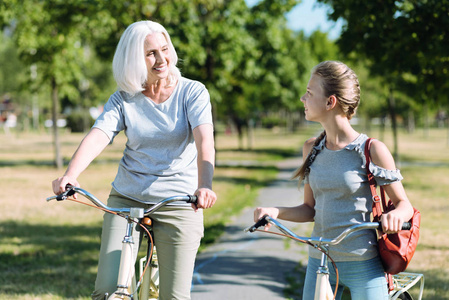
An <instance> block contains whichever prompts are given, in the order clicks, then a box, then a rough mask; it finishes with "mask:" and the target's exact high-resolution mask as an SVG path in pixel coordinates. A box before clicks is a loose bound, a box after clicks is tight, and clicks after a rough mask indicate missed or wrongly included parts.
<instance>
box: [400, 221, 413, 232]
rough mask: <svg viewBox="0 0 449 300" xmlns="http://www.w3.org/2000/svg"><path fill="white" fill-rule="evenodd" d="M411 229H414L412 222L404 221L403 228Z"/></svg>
mask: <svg viewBox="0 0 449 300" xmlns="http://www.w3.org/2000/svg"><path fill="white" fill-rule="evenodd" d="M410 229H412V223H410V222H404V224H402V230H410Z"/></svg>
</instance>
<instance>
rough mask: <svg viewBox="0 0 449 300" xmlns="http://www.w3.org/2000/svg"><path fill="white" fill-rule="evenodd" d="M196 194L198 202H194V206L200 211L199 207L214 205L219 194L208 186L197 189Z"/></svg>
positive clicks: (205, 207) (204, 207)
mask: <svg viewBox="0 0 449 300" xmlns="http://www.w3.org/2000/svg"><path fill="white" fill-rule="evenodd" d="M195 196H197V197H198V202H197V203H196V205H195V204H192V208H193V209H194V210H195V211H198V209H200V208H203V209H207V208H211V207H212V206H214V204H215V201H217V195H216V194H215V192H214V191H212V190H211V189H208V188H199V189H197V190H196V191H195Z"/></svg>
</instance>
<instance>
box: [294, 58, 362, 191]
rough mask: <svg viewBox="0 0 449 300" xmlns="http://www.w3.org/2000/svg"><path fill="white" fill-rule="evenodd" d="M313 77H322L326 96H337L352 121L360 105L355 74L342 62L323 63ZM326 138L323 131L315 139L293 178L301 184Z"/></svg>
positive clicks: (316, 69)
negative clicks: (319, 145)
mask: <svg viewBox="0 0 449 300" xmlns="http://www.w3.org/2000/svg"><path fill="white" fill-rule="evenodd" d="M313 75H316V76H319V77H321V79H322V81H321V82H322V87H323V90H324V94H325V96H326V97H329V96H331V95H335V98H337V101H338V103H339V105H340V107H341V108H342V110H343V112H344V113H345V115H346V117H347V118H348V120H350V119H351V118H352V117H353V116H354V115H355V113H356V110H357V107H358V106H359V103H360V84H359V79H358V78H357V75H356V74H355V72H354V71H353V70H352V69H351V68H349V67H348V66H347V65H346V64H344V63H342V62H339V61H323V62H321V63H319V64H318V65H316V66H315V67H314V68H313V69H312V76H313ZM325 136H326V131H323V132H322V133H321V134H320V135H319V136H318V137H317V138H316V139H315V142H314V144H313V147H312V149H311V151H310V152H309V153H308V154H307V157H306V159H305V160H304V163H303V164H302V165H301V167H300V168H299V169H298V170H296V171H295V173H294V174H293V176H292V178H299V183H301V181H302V180H304V178H305V177H306V176H307V175H308V174H309V172H310V166H311V165H312V163H313V161H314V160H315V157H316V156H317V155H318V153H319V151H318V150H317V149H316V146H318V144H319V143H320V142H321V141H322V140H323V139H324V137H325ZM303 155H304V153H303Z"/></svg>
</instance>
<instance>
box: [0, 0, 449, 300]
mask: <svg viewBox="0 0 449 300" xmlns="http://www.w3.org/2000/svg"><path fill="white" fill-rule="evenodd" d="M298 4H299V1H295V0H277V1H276V0H261V1H248V2H245V1H243V0H228V1H225V0H211V1H209V0H195V1H191V0H173V1H118V0H111V1H94V0H92V1H84V0H79V1H76V0H72V1H58V0H48V1H37V0H23V1H15V0H4V1H2V2H1V3H0V26H1V29H2V35H1V36H0V41H1V42H0V66H1V67H0V97H1V98H0V99H1V104H0V112H1V120H2V122H1V125H2V127H1V128H0V191H1V196H0V200H1V201H0V208H1V211H2V214H1V215H0V241H1V243H0V270H1V272H0V299H88V295H89V294H90V292H91V290H92V285H93V281H94V278H95V270H96V262H97V254H98V245H99V231H100V224H101V213H99V212H97V211H95V210H92V209H89V208H86V207H82V206H80V205H76V204H72V203H46V202H45V198H46V197H47V196H50V194H51V189H50V182H51V181H52V180H53V179H54V178H56V177H58V176H60V175H61V174H62V172H63V168H64V166H65V165H66V164H67V163H68V161H69V160H70V156H71V155H72V154H73V152H74V151H75V149H76V147H77V145H78V144H79V142H80V141H81V139H82V137H83V135H84V134H85V132H86V131H87V130H88V129H89V127H90V126H91V125H92V122H93V120H94V118H95V116H97V115H98V113H99V112H100V111H101V107H102V105H103V104H104V103H105V101H106V100H107V99H108V97H109V95H110V94H112V93H113V92H114V91H115V89H116V87H115V84H114V81H113V78H112V72H111V61H112V56H113V53H114V49H115V46H116V44H117V42H118V39H119V37H120V35H121V33H122V32H123V30H124V29H125V28H126V27H127V26H128V25H129V24H131V23H132V22H134V21H136V20H141V19H152V20H156V21H158V22H160V23H162V24H163V25H164V26H165V27H166V28H167V30H168V31H169V33H170V34H171V37H172V41H173V43H174V45H175V48H176V50H177V52H178V56H179V57H180V64H179V67H180V69H181V71H182V73H183V75H184V76H185V77H188V78H192V79H196V80H199V81H201V82H203V83H204V84H205V85H206V86H207V88H208V89H209V91H210V93H211V101H212V104H213V112H214V118H215V125H216V126H215V132H216V147H217V169H216V176H215V178H214V189H215V190H216V192H217V194H218V196H219V199H220V201H219V203H218V204H217V205H216V206H215V207H214V209H212V210H210V211H207V212H206V233H207V235H206V238H205V239H204V244H203V247H207V244H208V243H211V242H213V240H214V239H215V238H216V237H217V236H218V235H219V233H220V232H221V231H222V230H223V228H224V226H226V224H227V222H229V221H228V220H229V215H236V214H238V213H239V211H241V209H242V208H243V207H248V206H252V205H253V204H254V200H255V199H256V197H257V195H258V189H259V188H261V187H263V186H265V185H267V184H269V183H270V182H271V181H272V180H274V179H275V178H276V174H277V169H276V168H275V162H276V161H279V160H282V159H284V158H286V157H291V156H295V155H302V153H301V152H300V151H301V145H302V143H303V142H304V141H305V139H307V138H308V137H310V136H313V135H316V134H317V133H318V132H319V131H320V128H319V126H317V125H316V124H310V123H308V122H306V121H305V120H304V115H303V107H302V104H301V102H300V101H299V98H300V96H301V95H302V94H304V92H305V89H306V86H307V81H308V79H309V76H310V70H311V68H312V67H313V66H314V65H316V64H317V63H318V62H320V61H323V60H328V59H332V60H342V61H344V62H346V63H347V64H348V65H350V66H351V67H352V68H353V69H354V70H355V71H356V73H357V74H358V75H359V79H360V82H361V88H362V100H361V105H360V109H359V110H358V113H357V118H356V119H355V120H354V126H356V127H357V129H358V130H359V131H363V132H366V133H368V134H369V135H371V136H373V137H377V138H379V139H381V140H383V141H384V142H385V143H386V144H387V145H388V146H389V148H390V150H391V151H392V153H393V154H394V156H395V158H396V160H397V163H398V165H399V167H400V168H401V170H402V173H403V175H404V177H405V180H404V185H405V187H406V190H407V193H408V195H409V198H410V199H411V201H412V203H413V204H414V206H416V207H417V208H418V209H419V210H421V212H422V230H421V239H420V244H419V245H418V249H417V252H416V254H415V258H414V260H413V261H412V263H411V265H410V270H411V271H415V272H420V273H424V274H425V276H426V289H425V294H424V299H449V271H448V269H449V268H448V254H449V239H448V238H447V232H448V231H447V228H448V226H447V225H446V224H445V222H444V220H445V216H446V213H447V212H448V211H449V209H448V208H449V204H448V202H447V194H448V188H447V186H448V184H449V179H448V176H447V175H448V174H449V172H448V171H449V156H448V154H447V152H448V148H449V130H448V118H447V115H448V107H449V99H448V96H447V95H448V93H447V92H448V88H449V80H448V64H449V37H448V31H449V1H446V0H426V1H424V0H422V1H411V0H410V1H408V0H402V1H381V0H372V1H367V2H362V1H357V0H347V1H344V2H343V1H332V0H320V1H317V4H319V5H321V6H322V8H325V9H326V11H328V14H329V15H328V20H329V21H330V22H331V24H334V23H332V22H334V21H335V22H336V23H335V24H334V27H338V28H339V35H337V36H333V35H332V36H331V35H330V32H331V28H332V27H331V28H329V27H327V28H329V29H328V30H325V31H326V32H324V31H321V30H319V29H318V30H315V31H311V32H306V31H304V30H299V29H297V28H296V29H293V28H291V27H292V26H289V24H291V20H289V19H288V18H291V16H292V14H290V15H289V13H291V11H292V10H294V9H300V6H299V5H298ZM298 18H299V17H298ZM296 22H307V18H304V20H302V19H301V18H300V19H299V20H296ZM322 28H326V27H324V25H323V27H322ZM124 142H125V137H124V136H123V134H120V135H119V136H118V138H117V140H116V141H115V142H114V143H113V144H112V145H110V146H109V147H108V148H107V149H106V150H105V152H104V153H102V155H101V156H100V157H99V158H98V159H97V160H96V161H95V162H94V163H93V164H92V165H91V167H89V168H88V169H87V170H86V171H85V172H84V173H83V174H82V176H80V178H79V180H80V182H81V184H82V185H83V187H84V188H85V189H87V190H89V191H91V192H92V193H93V194H95V195H97V196H99V197H100V198H101V199H106V197H107V194H108V191H109V188H110V182H111V181H112V180H113V178H114V176H115V172H116V168H117V163H118V160H119V159H120V157H121V153H122V151H123V145H124ZM248 161H250V162H252V164H251V167H248V164H247V162H248ZM256 165H257V166H258V167H255V166H256ZM288 297H291V298H294V299H296V298H295V297H296V296H295V295H294V293H293V294H292V295H290V296H288Z"/></svg>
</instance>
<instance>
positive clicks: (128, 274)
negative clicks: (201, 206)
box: [46, 185, 197, 300]
mask: <svg viewBox="0 0 449 300" xmlns="http://www.w3.org/2000/svg"><path fill="white" fill-rule="evenodd" d="M75 193H78V194H80V195H82V196H84V197H85V198H86V199H88V200H90V201H91V202H92V203H93V205H92V204H89V203H86V202H83V201H78V200H75V199H73V198H69V197H70V196H73V195H74V194H75ZM46 200H47V202H48V201H51V200H57V201H63V200H72V201H75V202H78V203H81V204H85V205H88V206H91V207H95V208H98V209H100V210H103V211H105V212H107V213H111V214H116V215H118V216H121V217H123V218H125V219H126V220H127V225H126V230H125V235H124V238H123V241H122V252H121V256H120V268H119V273H118V278H117V290H116V291H115V292H114V293H112V294H111V295H108V294H105V296H104V299H105V300H119V299H121V300H124V299H131V300H139V299H141V300H147V299H148V300H150V299H157V298H158V296H159V272H158V260H157V253H156V246H155V245H154V242H153V237H152V231H151V226H152V220H151V218H150V217H149V216H150V215H151V214H152V213H153V212H155V211H157V210H158V209H160V208H161V207H163V206H165V205H167V204H169V203H173V202H179V201H182V202H186V203H194V204H195V203H196V202H197V197H196V196H193V195H185V196H184V195H182V196H173V197H169V198H165V199H163V200H161V201H159V202H158V203H156V204H154V205H153V206H151V207H150V208H148V209H143V208H140V207H126V208H113V207H109V206H107V205H106V204H104V203H103V202H102V201H101V200H99V199H98V198H96V197H95V196H94V195H92V194H91V193H89V192H88V191H86V190H84V189H82V188H78V187H75V186H72V185H68V186H67V190H66V191H65V192H64V193H62V194H60V195H55V196H51V197H48V198H47V199H46ZM134 224H138V225H139V226H141V228H142V229H143V230H144V232H145V237H146V238H148V249H147V255H146V256H144V257H143V258H141V259H140V260H139V273H138V278H139V281H138V282H137V283H136V276H135V275H136V274H135V266H134V263H133V262H134V261H136V259H134V257H133V245H134V242H133V237H132V231H133V225H134Z"/></svg>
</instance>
